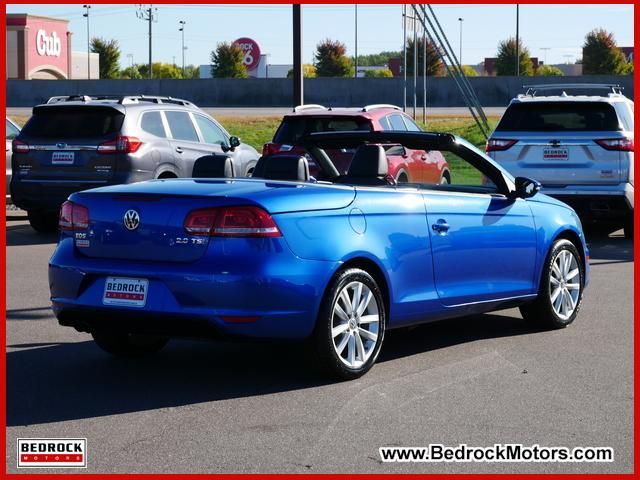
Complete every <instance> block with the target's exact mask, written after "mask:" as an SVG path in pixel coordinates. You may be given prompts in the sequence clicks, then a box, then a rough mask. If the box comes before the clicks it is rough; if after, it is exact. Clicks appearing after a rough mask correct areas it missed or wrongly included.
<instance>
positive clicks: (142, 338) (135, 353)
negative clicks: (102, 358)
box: [91, 331, 169, 357]
mask: <svg viewBox="0 0 640 480" xmlns="http://www.w3.org/2000/svg"><path fill="white" fill-rule="evenodd" d="M91 336H92V337H93V340H94V342H96V345H98V346H99V347H100V348H101V349H102V350H104V351H105V352H107V353H110V354H111V355H117V356H122V357H148V356H151V355H154V354H156V353H158V352H159V351H160V350H162V348H163V347H164V346H165V345H166V344H167V342H168V341H169V339H168V338H166V337H158V336H152V335H134V334H130V333H120V332H102V331H98V332H92V333H91Z"/></svg>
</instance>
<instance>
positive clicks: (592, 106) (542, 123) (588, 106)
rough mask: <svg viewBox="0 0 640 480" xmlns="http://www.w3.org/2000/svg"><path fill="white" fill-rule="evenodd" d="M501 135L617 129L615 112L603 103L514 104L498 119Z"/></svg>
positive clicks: (498, 128)
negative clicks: (508, 133) (509, 133)
mask: <svg viewBox="0 0 640 480" xmlns="http://www.w3.org/2000/svg"><path fill="white" fill-rule="evenodd" d="M496 130H498V131H502V132H522V131H525V132H563V131H572V132H599V131H614V130H620V124H619V122H618V116H617V115H616V111H615V109H614V108H613V107H612V106H611V105H610V104H608V103H604V102H535V103H534V102H532V103H513V104H511V105H510V106H509V108H507V111H506V112H505V114H504V116H503V117H502V119H501V120H500V123H499V124H498V127H497V128H496Z"/></svg>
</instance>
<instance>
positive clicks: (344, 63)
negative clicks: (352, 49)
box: [315, 39, 353, 77]
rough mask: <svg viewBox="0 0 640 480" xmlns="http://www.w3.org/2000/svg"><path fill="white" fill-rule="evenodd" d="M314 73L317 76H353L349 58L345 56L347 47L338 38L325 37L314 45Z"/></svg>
mask: <svg viewBox="0 0 640 480" xmlns="http://www.w3.org/2000/svg"><path fill="white" fill-rule="evenodd" d="M316 48H317V50H316V54H315V60H316V74H317V75H318V77H349V76H353V66H352V64H351V59H350V58H348V57H347V56H346V53H347V47H345V45H344V43H341V42H339V41H338V40H335V41H334V40H329V39H326V40H324V41H323V42H320V43H319V44H318V46H317V47H316Z"/></svg>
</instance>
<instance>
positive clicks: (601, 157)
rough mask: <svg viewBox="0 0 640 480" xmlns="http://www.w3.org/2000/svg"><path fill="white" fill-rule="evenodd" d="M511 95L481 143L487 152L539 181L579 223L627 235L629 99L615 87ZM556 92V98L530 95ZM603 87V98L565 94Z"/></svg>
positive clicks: (629, 209)
mask: <svg viewBox="0 0 640 480" xmlns="http://www.w3.org/2000/svg"><path fill="white" fill-rule="evenodd" d="M528 88H529V90H528V92H527V93H526V94H524V95H519V96H518V97H517V98H514V99H513V100H512V101H511V103H510V104H509V106H508V108H507V110H506V111H505V113H504V115H503V117H502V119H501V120H500V122H499V124H498V126H497V127H496V129H495V131H494V132H493V133H492V134H491V136H490V137H489V139H488V141H487V153H488V154H489V156H491V157H492V158H493V159H494V160H496V161H497V162H498V163H500V164H501V165H502V166H504V167H505V168H506V169H507V170H509V172H511V174H513V175H514V176H526V177H529V178H533V179H536V180H538V181H539V182H540V183H541V184H542V186H543V192H544V193H546V194H547V195H551V196H553V197H556V198H558V199H559V200H562V201H563V202H565V203H567V204H569V205H570V206H572V207H573V208H574V209H575V210H576V212H577V213H578V215H579V216H580V217H581V219H582V221H583V222H586V223H591V222H598V223H599V222H606V223H609V224H612V225H613V224H615V226H617V227H624V231H625V236H627V237H632V236H633V192H634V180H633V158H634V155H633V150H634V133H633V126H634V122H633V101H631V100H629V99H628V98H627V97H625V96H624V95H622V93H621V89H620V88H619V87H618V86H617V85H601V84H595V85H594V84H572V85H544V86H540V85H538V86H535V85H534V86H530V87H528ZM553 89H555V90H559V91H560V92H561V93H560V94H559V95H549V96H540V95H537V94H536V92H540V91H547V90H553ZM591 89H607V90H609V91H610V92H611V93H609V94H608V95H606V96H605V95H597V96H593V95H568V94H567V93H566V92H567V91H570V90H572V91H574V90H582V91H586V90H591Z"/></svg>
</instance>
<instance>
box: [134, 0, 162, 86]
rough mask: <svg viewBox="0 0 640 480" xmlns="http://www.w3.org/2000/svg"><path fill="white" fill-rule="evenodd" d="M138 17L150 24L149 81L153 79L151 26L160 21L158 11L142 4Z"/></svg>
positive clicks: (137, 13) (139, 7)
mask: <svg viewBox="0 0 640 480" xmlns="http://www.w3.org/2000/svg"><path fill="white" fill-rule="evenodd" d="M136 16H137V17H138V18H139V19H140V20H144V21H145V22H149V79H151V78H153V68H152V67H153V54H152V51H153V31H152V27H151V26H152V25H153V23H154V22H157V21H158V9H157V8H153V5H149V4H140V5H138V11H137V12H136Z"/></svg>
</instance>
